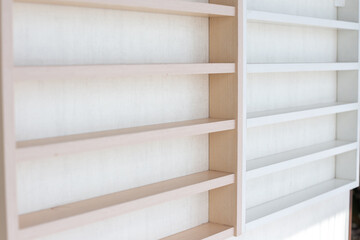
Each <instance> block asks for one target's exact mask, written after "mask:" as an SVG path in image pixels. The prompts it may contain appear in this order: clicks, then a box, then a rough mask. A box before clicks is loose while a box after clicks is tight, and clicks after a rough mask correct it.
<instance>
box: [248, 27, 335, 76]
mask: <svg viewBox="0 0 360 240" xmlns="http://www.w3.org/2000/svg"><path fill="white" fill-rule="evenodd" d="M314 39H316V40H317V41H314ZM294 46H296V47H294ZM247 48H248V49H247V52H248V55H247V63H248V64H266V63H267V64H275V63H278V64H283V63H336V62H337V30H336V29H330V28H314V27H308V26H293V25H279V24H264V23H248V31H247ZM287 66H290V65H287ZM249 72H251V71H249ZM249 72H248V73H249Z"/></svg>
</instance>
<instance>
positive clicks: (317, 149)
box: [246, 140, 358, 180]
mask: <svg viewBox="0 0 360 240" xmlns="http://www.w3.org/2000/svg"><path fill="white" fill-rule="evenodd" d="M357 147H358V143H357V142H349V141H339V140H335V141H330V142H326V143H321V144H316V145H312V146H309V147H304V148H299V149H295V150H291V151H287V152H283V153H279V154H273V155H270V156H266V157H261V158H257V159H251V160H248V161H247V163H246V179H247V180H251V179H254V178H257V177H261V176H265V175H267V174H271V173H275V172H279V171H283V170H286V169H289V168H294V167H297V166H300V165H303V164H307V163H310V162H313V161H316V160H320V159H324V158H328V157H332V156H335V155H338V154H341V153H345V152H349V151H352V150H356V149H357Z"/></svg>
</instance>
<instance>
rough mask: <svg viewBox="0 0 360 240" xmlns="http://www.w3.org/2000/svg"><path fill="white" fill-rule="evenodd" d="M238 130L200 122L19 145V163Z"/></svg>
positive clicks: (231, 122) (227, 124)
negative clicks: (146, 142) (166, 139)
mask: <svg viewBox="0 0 360 240" xmlns="http://www.w3.org/2000/svg"><path fill="white" fill-rule="evenodd" d="M232 129H235V120H221V119H211V118H206V119H198V120H190V121H183V122H174V123H163V124H156V125H148V126H142V127H133V128H125V129H118V130H109V131H102V132H93V133H84V134H77V135H69V136H62V137H53V138H44V139H37V140H29V141H21V142H17V149H16V159H17V160H18V161H22V160H29V159H34V158H41V157H54V156H59V155H63V154H72V153H77V152H84V151H94V150H101V149H105V148H111V147H116V146H120V145H124V144H131V143H141V142H144V141H150V140H156V139H161V138H171V137H186V136H193V135H200V134H207V133H213V132H219V131H226V130H232Z"/></svg>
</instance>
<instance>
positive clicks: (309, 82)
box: [246, 71, 357, 112]
mask: <svg viewBox="0 0 360 240" xmlns="http://www.w3.org/2000/svg"><path fill="white" fill-rule="evenodd" d="M345 72H346V73H347V72H348V71H340V72H339V73H345ZM349 72H350V71H349ZM347 79H348V78H347ZM247 80H248V81H247V84H248V87H247V93H246V95H247V102H248V104H247V111H248V112H260V111H267V110H274V109H284V108H295V107H301V106H310V105H314V104H320V103H332V102H336V101H339V102H357V100H356V99H353V98H350V97H349V98H341V99H340V98H339V96H338V94H337V85H338V84H337V72H331V71H330V72H296V73H251V74H248V75H247ZM347 82H348V81H347V80H346V81H344V83H347ZM344 85H346V86H348V84H344ZM354 86H355V85H354ZM349 89H354V88H353V87H351V86H350V87H349ZM353 91H354V90H353ZM355 91H356V90H355ZM259 96H261V98H260V97H259ZM338 98H339V99H338ZM265 99H266V100H265Z"/></svg>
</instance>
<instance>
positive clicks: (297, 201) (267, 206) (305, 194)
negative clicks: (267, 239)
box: [246, 179, 357, 230]
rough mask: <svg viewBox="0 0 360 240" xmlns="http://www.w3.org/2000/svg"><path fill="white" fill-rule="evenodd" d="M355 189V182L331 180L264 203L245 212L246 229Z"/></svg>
mask: <svg viewBox="0 0 360 240" xmlns="http://www.w3.org/2000/svg"><path fill="white" fill-rule="evenodd" d="M355 187H357V182H355V181H350V180H342V179H332V180H329V181H326V182H323V183H320V184H317V185H315V186H312V187H309V188H307V189H305V190H302V191H298V192H295V193H293V194H290V195H287V196H285V197H282V198H279V199H275V200H273V201H269V202H266V203H264V204H261V205H258V206H255V207H253V208H250V209H247V210H246V229H247V230H249V229H251V228H255V227H256V226H258V225H261V224H264V223H266V222H270V221H272V220H274V219H276V218H280V217H282V216H285V215H288V214H290V213H292V212H294V211H296V210H298V209H301V208H303V207H305V206H308V205H310V204H313V203H315V202H317V201H320V200H321V199H323V198H326V197H329V196H331V195H335V194H337V193H339V192H342V191H347V190H350V189H353V188H355Z"/></svg>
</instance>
